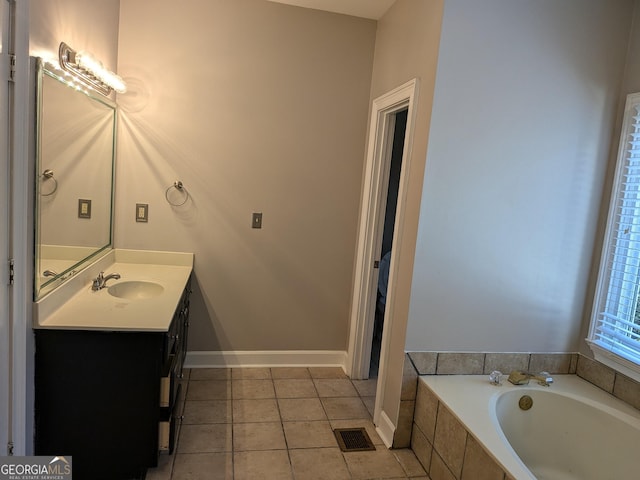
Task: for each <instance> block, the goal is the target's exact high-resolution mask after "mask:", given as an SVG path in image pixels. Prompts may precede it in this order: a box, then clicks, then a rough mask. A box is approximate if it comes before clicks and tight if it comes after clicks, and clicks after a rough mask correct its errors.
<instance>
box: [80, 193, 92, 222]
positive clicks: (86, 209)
mask: <svg viewBox="0 0 640 480" xmlns="http://www.w3.org/2000/svg"><path fill="white" fill-rule="evenodd" d="M78 218H91V200H88V199H86V198H79V199H78Z"/></svg>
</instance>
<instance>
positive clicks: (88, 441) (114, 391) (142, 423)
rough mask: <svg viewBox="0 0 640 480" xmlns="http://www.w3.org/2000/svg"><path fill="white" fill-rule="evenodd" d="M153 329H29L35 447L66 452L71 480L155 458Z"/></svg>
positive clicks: (157, 341) (157, 350)
mask: <svg viewBox="0 0 640 480" xmlns="http://www.w3.org/2000/svg"><path fill="white" fill-rule="evenodd" d="M162 343H163V334H161V333H156V334H154V333H137V332H134V333H128V332H127V333H121V332H97V331H71V330H38V331H36V378H35V387H36V399H35V407H36V408H35V410H36V419H35V424H36V425H35V426H36V432H35V451H36V454H37V455H70V456H72V457H73V474H74V478H78V479H80V480H81V479H83V478H86V479H92V480H94V479H95V480H97V479H105V480H115V479H119V478H123V479H125V478H132V477H135V476H139V475H141V474H142V473H143V472H144V471H145V470H146V468H147V467H149V466H153V465H156V464H157V453H158V452H157V445H158V442H157V438H158V412H159V407H158V406H157V405H158V398H159V397H160V384H159V382H158V379H159V378H160V375H161V366H162V365H161V361H160V359H161V358H162V349H163V345H162Z"/></svg>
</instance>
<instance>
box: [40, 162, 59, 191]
mask: <svg viewBox="0 0 640 480" xmlns="http://www.w3.org/2000/svg"><path fill="white" fill-rule="evenodd" d="M42 178H43V179H44V180H49V179H51V180H53V190H51V191H50V192H49V193H40V195H42V196H43V197H48V196H50V195H53V194H54V193H56V190H58V180H56V178H55V177H54V176H53V170H50V169H48V168H47V169H46V170H45V171H44V172H42Z"/></svg>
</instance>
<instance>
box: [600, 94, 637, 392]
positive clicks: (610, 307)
mask: <svg viewBox="0 0 640 480" xmlns="http://www.w3.org/2000/svg"><path fill="white" fill-rule="evenodd" d="M587 341H588V342H589V345H590V347H591V349H592V350H593V352H594V354H595V355H596V359H598V360H600V361H602V362H603V363H605V364H607V365H609V366H611V367H613V368H615V369H617V370H619V371H622V372H623V373H626V374H628V375H630V376H632V377H634V378H636V379H638V378H640V93H634V94H631V95H629V96H627V102H626V106H625V112H624V122H623V127H622V135H621V137H620V146H619V151H618V160H617V166H616V174H615V183H614V185H613V191H612V194H611V204H610V206H609V217H608V220H607V229H606V234H605V243H604V246H603V252H602V258H601V260H600V273H599V274H598V284H597V289H596V298H595V303H594V309H593V317H592V319H591V328H590V331H589V338H588V339H587Z"/></svg>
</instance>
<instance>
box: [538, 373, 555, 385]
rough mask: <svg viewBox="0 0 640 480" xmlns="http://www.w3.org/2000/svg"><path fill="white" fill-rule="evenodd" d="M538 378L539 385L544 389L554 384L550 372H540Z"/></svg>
mask: <svg viewBox="0 0 640 480" xmlns="http://www.w3.org/2000/svg"><path fill="white" fill-rule="evenodd" d="M538 377H539V381H538V383H539V384H540V385H542V386H544V387H548V386H549V385H551V384H552V383H553V377H552V376H551V374H550V373H549V372H540V374H539V375H538Z"/></svg>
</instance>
